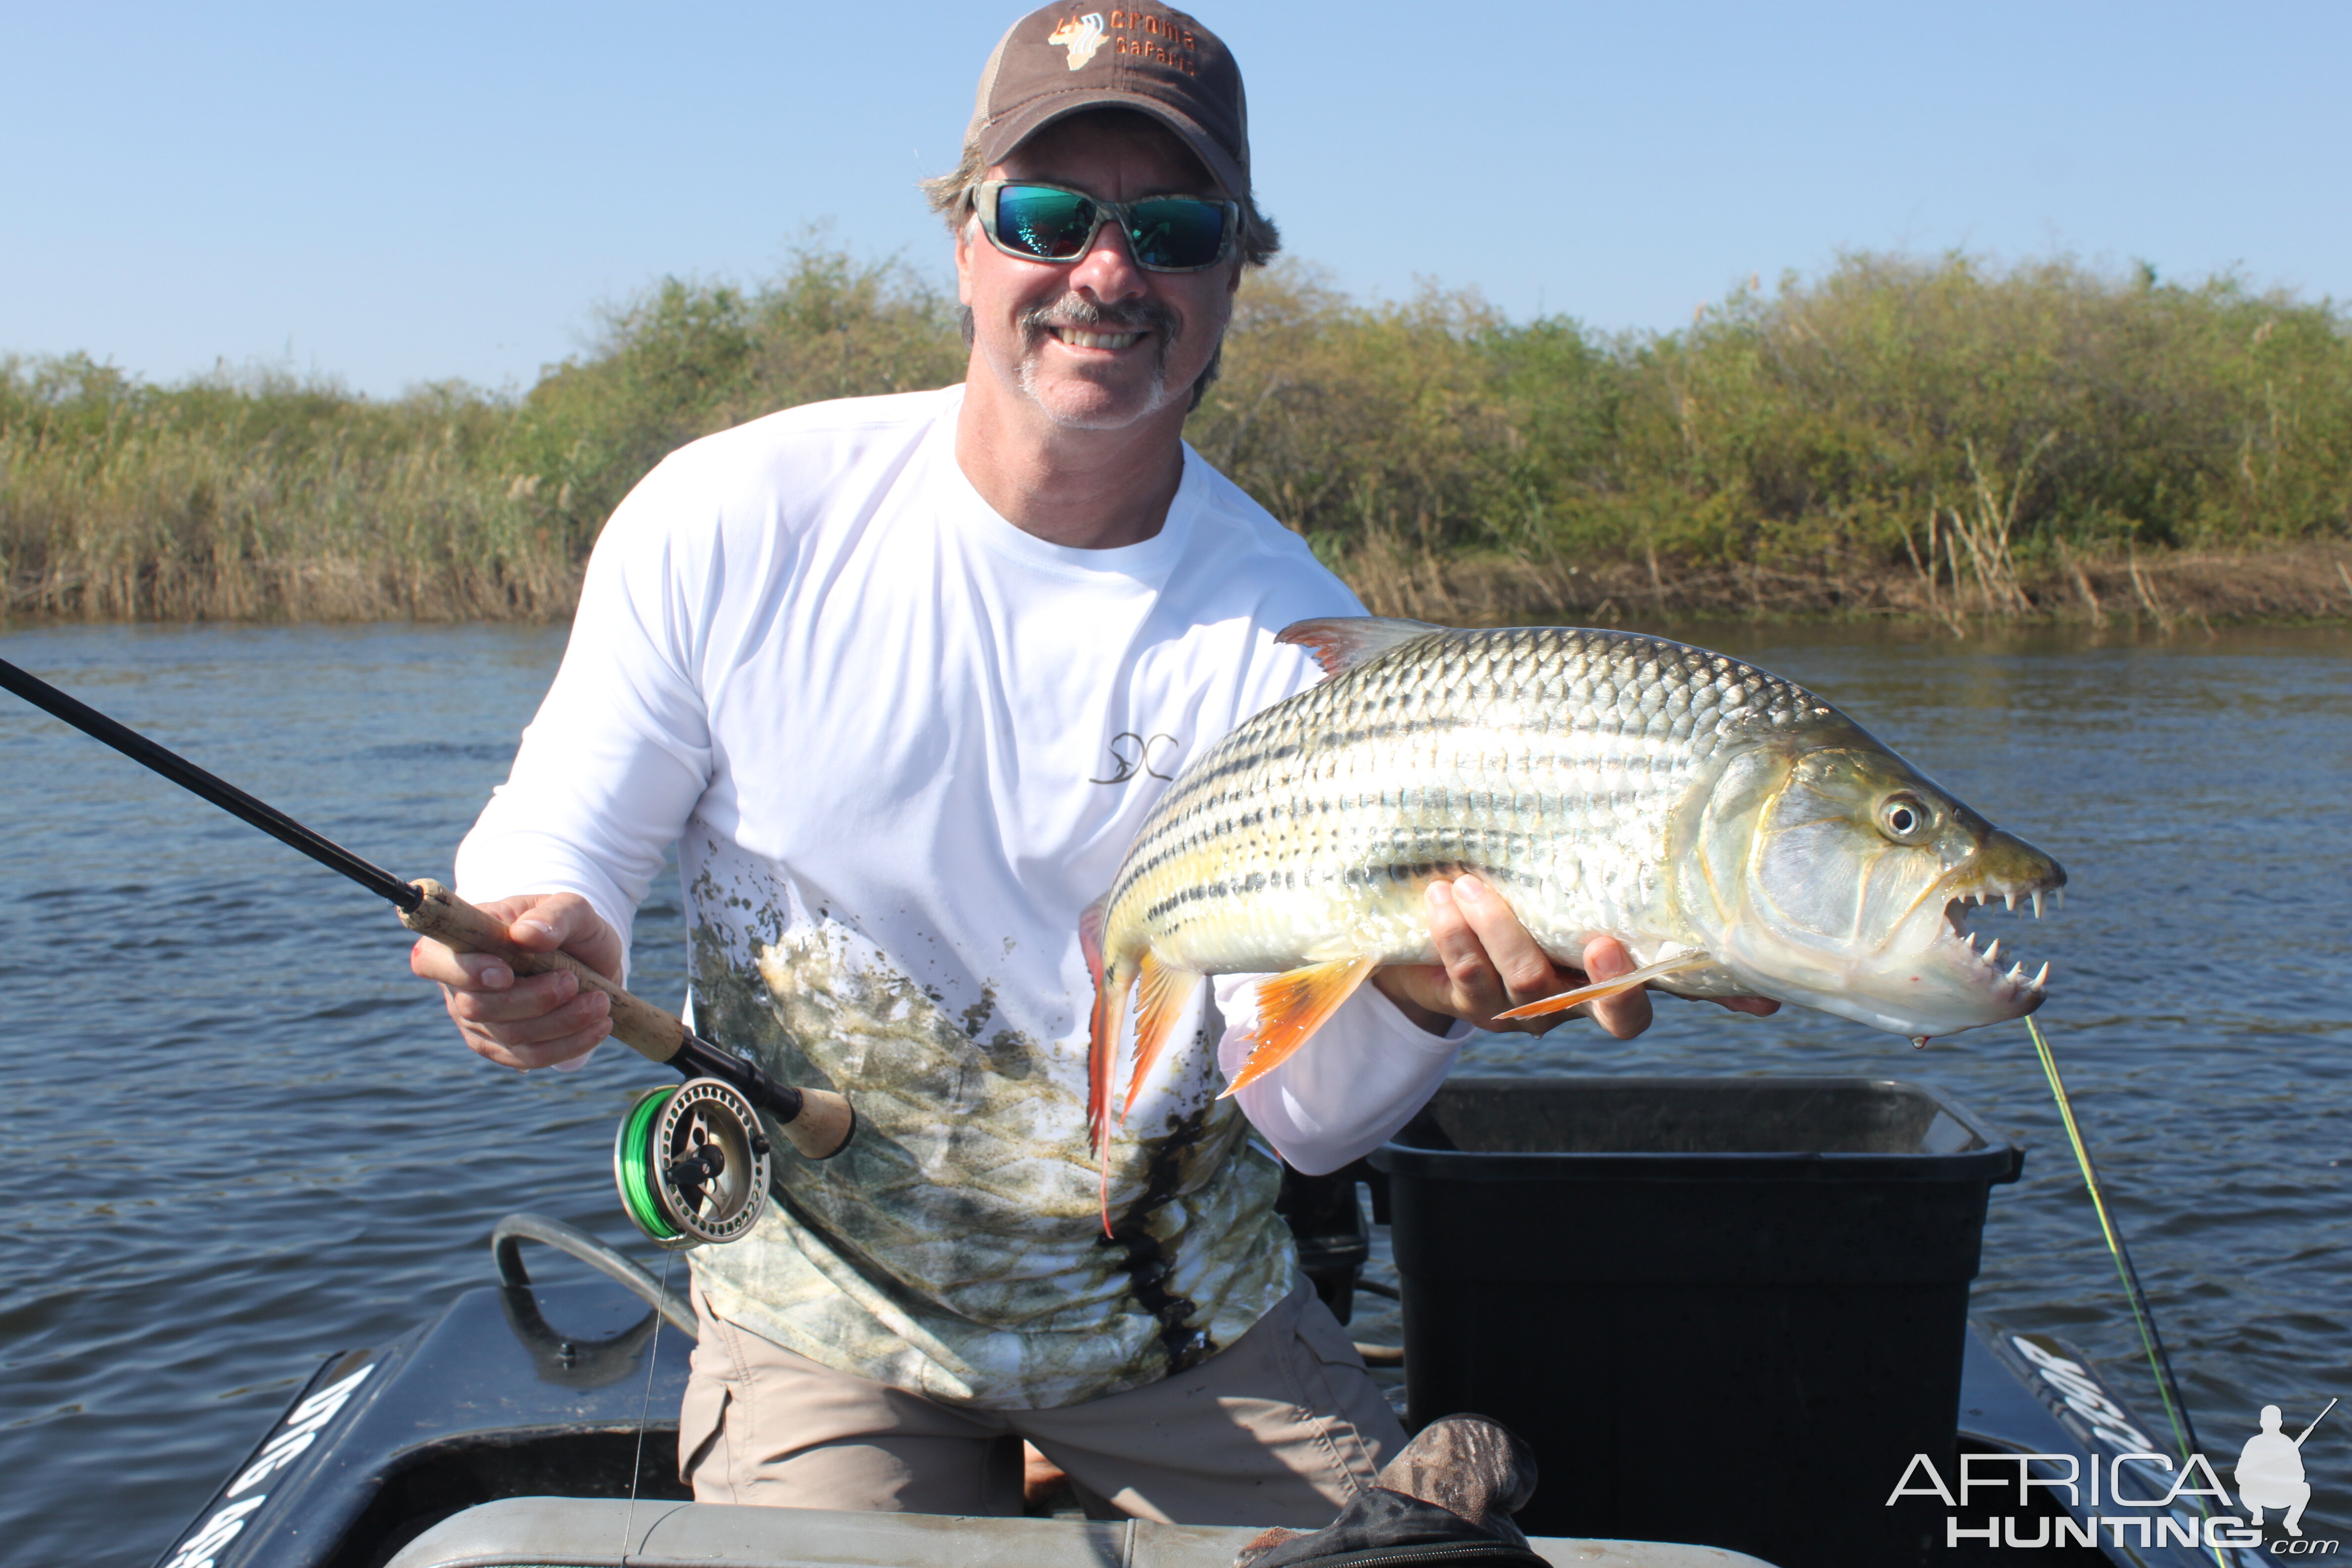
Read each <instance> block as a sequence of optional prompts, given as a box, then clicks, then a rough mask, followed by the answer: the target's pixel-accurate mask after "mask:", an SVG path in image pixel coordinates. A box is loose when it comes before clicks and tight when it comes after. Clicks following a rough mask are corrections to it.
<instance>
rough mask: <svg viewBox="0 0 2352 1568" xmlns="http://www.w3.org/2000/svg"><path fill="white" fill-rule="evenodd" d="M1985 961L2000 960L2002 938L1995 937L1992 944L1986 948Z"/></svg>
mask: <svg viewBox="0 0 2352 1568" xmlns="http://www.w3.org/2000/svg"><path fill="white" fill-rule="evenodd" d="M1984 961H1985V962H1986V963H2000V938H1999V937H1995V938H1993V939H1992V945H1991V946H1990V947H1989V948H1986V949H1985V954H1984Z"/></svg>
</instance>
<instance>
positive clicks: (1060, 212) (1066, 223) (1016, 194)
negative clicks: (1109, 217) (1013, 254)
mask: <svg viewBox="0 0 2352 1568" xmlns="http://www.w3.org/2000/svg"><path fill="white" fill-rule="evenodd" d="M1094 230H1095V204H1094V203H1092V202H1090V201H1088V200H1087V198H1086V197H1084V196H1082V195H1078V194H1077V193H1076V192H1075V191H1057V190H1055V189H1054V187H1052V186H1051V185H1007V186H1005V187H1004V188H1003V190H1001V191H999V192H997V194H996V237H997V238H998V240H1000V241H1002V242H1003V244H1004V245H1006V246H1008V247H1011V248H1013V249H1014V250H1017V251H1021V252H1024V253H1025V254H1027V255H1030V256H1034V257H1036V258H1038V259H1039V260H1041V261H1067V260H1069V259H1071V258H1073V257H1076V256H1081V255H1083V254H1085V252H1086V248H1087V239H1088V238H1089V237H1091V236H1092V235H1093V234H1094Z"/></svg>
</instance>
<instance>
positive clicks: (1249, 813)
mask: <svg viewBox="0 0 2352 1568" xmlns="http://www.w3.org/2000/svg"><path fill="white" fill-rule="evenodd" d="M1682 651H1683V652H1684V653H1685V654H1686V655H1687V657H1686V658H1681V659H1675V660H1665V659H1662V658H1660V657H1659V654H1658V643H1657V639H1654V638H1649V637H1636V636H1633V635H1630V634H1626V633H1620V632H1607V631H1584V630H1578V629H1574V628H1554V627H1539V628H1524V629H1514V630H1507V631H1468V632H1454V631H1432V632H1430V633H1428V634H1426V635H1424V636H1423V637H1418V638H1416V639H1414V640H1412V641H1411V642H1409V643H1406V644H1404V645H1402V646H1400V647H1396V648H1394V649H1392V650H1391V651H1390V652H1389V653H1387V654H1385V655H1384V656H1383V657H1381V658H1380V659H1379V660H1378V661H1377V663H1376V664H1374V665H1373V666H1371V667H1370V668H1364V669H1361V670H1360V671H1358V672H1356V673H1355V675H1354V676H1352V677H1350V678H1346V679H1337V680H1332V681H1329V682H1327V683H1325V684H1324V685H1321V686H1318V687H1316V688H1314V689H1311V690H1308V691H1306V692H1302V693H1300V694H1299V695H1298V696H1297V697H1295V698H1293V699H1291V700H1289V701H1287V702H1285V703H1281V704H1278V705H1277V706H1276V707H1275V708H1273V709H1270V710H1267V711H1266V712H1265V713H1263V714H1260V715H1259V716H1258V717H1257V718H1255V719H1253V720H1251V721H1249V722H1247V723H1245V724H1244V725H1243V726H1241V728H1239V729H1237V730H1235V731H1234V732H1233V733H1231V734H1230V735H1228V736H1226V737H1225V739H1224V740H1223V742H1220V743H1219V744H1218V745H1216V746H1215V747H1213V748H1212V749H1211V750H1210V751H1209V752H1207V753H1206V754H1205V755H1203V756H1202V758H1201V759H1200V760H1199V761H1198V762H1197V763H1194V765H1193V766H1192V768H1191V769H1188V770H1187V771H1186V772H1185V773H1184V774H1183V775H1182V776H1181V778H1179V779H1178V781H1177V782H1176V784H1174V785H1173V786H1172V787H1171V788H1170V789H1169V791H1168V792H1167V793H1166V794H1165V795H1162V796H1161V797H1160V803H1159V805H1158V806H1157V807H1156V808H1155V809H1154V810H1153V812H1152V814H1151V816H1150V818H1149V819H1147V821H1146V822H1145V824H1144V826H1143V828H1142V830H1141V831H1140V833H1139V835H1138V837H1137V838H1136V843H1135V847H1134V848H1133V849H1132V850H1131V851H1130V852H1129V858H1128V862H1127V868H1125V869H1124V870H1123V871H1122V873H1121V875H1120V877H1119V879H1118V880H1117V881H1116V882H1115V883H1114V884H1113V886H1112V891H1111V895H1110V914H1111V918H1112V919H1113V920H1116V919H1117V917H1118V913H1119V912H1120V911H1122V910H1126V909H1128V908H1129V907H1131V905H1132V904H1133V902H1135V901H1138V900H1139V901H1140V903H1141V904H1142V906H1143V918H1144V920H1145V921H1148V922H1150V924H1151V925H1152V928H1153V930H1152V946H1153V949H1154V951H1155V952H1157V953H1158V954H1159V956H1160V959H1161V960H1162V961H1163V962H1167V963H1173V964H1176V965H1177V966H1179V967H1181V968H1184V969H1187V970H1192V971H1193V972H1195V973H1241V972H1252V971H1257V970H1283V969H1289V968H1292V967H1295V966H1296V965H1297V963H1298V961H1299V959H1300V958H1301V957H1306V956H1315V955H1318V954H1320V953H1322V952H1324V950H1325V949H1327V948H1329V947H1330V946H1332V944H1333V943H1335V942H1343V941H1345V940H1348V939H1349V938H1353V937H1357V936H1359V935H1360V934H1362V933H1363V931H1364V928H1365V927H1366V925H1367V923H1370V924H1371V925H1373V926H1375V927H1376V928H1378V929H1380V930H1381V931H1382V933H1383V934H1384V935H1392V936H1393V938H1394V939H1395V940H1394V942H1391V943H1384V952H1383V956H1384V958H1386V960H1387V961H1388V962H1391V963H1415V962H1419V963H1426V962H1430V961H1431V960H1432V959H1433V958H1434V956H1435V955H1434V953H1433V952H1432V951H1431V950H1430V947H1429V944H1428V940H1427V936H1428V933H1427V931H1426V928H1425V926H1424V925H1423V921H1422V918H1421V914H1420V909H1421V889H1423V888H1424V887H1425V886H1426V885H1427V884H1428V883H1429V881H1431V880H1432V879H1434V878H1436V877H1439V876H1454V875H1458V874H1460V873H1462V872H1465V871H1475V872H1476V873H1478V874H1479V875H1480V876H1482V877H1486V878H1490V879H1493V880H1495V881H1496V883H1497V884H1498V885H1500V886H1503V887H1506V888H1507V889H1510V895H1509V896H1510V897H1511V901H1512V905H1513V908H1514V909H1515V910H1517V913H1518V915H1519V918H1520V919H1521V921H1524V922H1526V923H1527V925H1528V929H1529V930H1530V931H1533V932H1534V933H1535V935H1536V937H1537V940H1538V942H1543V943H1544V944H1545V945H1546V946H1550V945H1552V942H1565V941H1567V940H1568V939H1570V938H1572V937H1575V936H1578V935H1580V934H1581V933H1582V932H1584V931H1592V930H1598V929H1601V927H1603V926H1605V925H1606V924H1607V923H1608V922H1609V921H1610V919H1611V917H1612V916H1613V915H1615V914H1616V913H1618V909H1619V900H1623V899H1626V898H1628V897H1638V894H1629V893H1628V892H1627V891H1626V889H1631V888H1633V887H1635V886H1636V885H1637V884H1638V882H1639V880H1640V879H1641V869H1642V867H1643V864H1644V863H1645V862H1647V861H1649V860H1652V859H1654V858H1655V857H1656V855H1657V853H1658V848H1659V847H1658V845H1657V844H1656V843H1655V839H1656V837H1657V832H1658V830H1659V829H1660V828H1662V826H1663V816H1664V813H1663V811H1662V810H1660V809H1659V807H1658V801H1659V798H1660V797H1662V796H1665V795H1672V794H1674V793H1675V792H1676V790H1677V788H1678V784H1677V781H1678V780H1679V779H1681V778H1682V777H1683V776H1684V775H1685V773H1687V772H1688V771H1689V770H1691V769H1693V768H1695V767H1696V766H1697V765H1698V764H1700V763H1703V762H1704V761H1705V760H1706V757H1707V756H1708V755H1709V754H1710V752H1712V750H1713V747H1714V743H1715V742H1716V741H1717V738H1718V737H1719V735H1720V733H1721V732H1722V731H1723V730H1724V728H1725V727H1726V726H1727V725H1736V724H1743V723H1745V722H1747V721H1748V715H1749V714H1751V713H1752V712H1754V711H1755V709H1754V707H1753V706H1752V704H1753V703H1754V700H1755V699H1756V698H1757V697H1759V695H1761V696H1765V697H1766V699H1767V705H1766V709H1765V710H1766V711H1767V712H1768V713H1772V714H1774V715H1776V716H1777V715H1778V714H1780V713H1782V712H1785V713H1787V714H1789V715H1790V716H1794V715H1795V714H1797V713H1799V712H1801V711H1803V710H1805V709H1806V707H1807V706H1808V703H1809V699H1808V698H1807V696H1806V694H1805V693H1804V692H1803V691H1802V690H1801V689H1799V688H1796V687H1794V686H1791V685H1790V684H1789V683H1788V682H1786V681H1783V680H1780V679H1776V678H1774V677H1771V676H1769V675H1766V674H1765V673H1764V672H1762V671H1761V670H1758V669H1755V668H1751V667H1749V666H1747V665H1743V664H1740V663H1738V661H1737V660H1734V659H1730V658H1725V657H1724V656H1722V655H1720V654H1708V653H1705V652H1703V651H1701V650H1698V649H1695V648H1693V649H1684V650H1682ZM1658 742H1671V743H1672V744H1673V745H1674V746H1675V751H1674V752H1671V753H1662V752H1661V751H1660V748H1659V746H1658V744H1657V743H1658ZM1661 764H1664V765H1663V767H1662V766H1661ZM1506 780H1507V781H1508V783H1509V787H1508V788H1507V789H1498V788H1497V787H1496V785H1497V783H1498V782H1499V781H1506ZM1294 819H1297V820H1306V821H1311V822H1313V823H1314V824H1315V826H1313V827H1312V828H1310V829H1309V831H1307V833H1304V834H1300V833H1297V832H1292V831H1287V830H1286V828H1287V825H1288V823H1289V822H1291V821H1292V820H1294ZM1563 854H1564V855H1565V858H1566V861H1567V863H1566V864H1563V863H1562V857H1563ZM1276 889H1279V891H1280V892H1281V893H1284V894H1292V893H1296V894H1300V895H1304V896H1303V897H1300V898H1297V899H1290V898H1269V897H1268V896H1267V894H1268V893H1269V892H1270V891H1273V890H1276ZM1601 889H1608V892H1607V893H1601V891H1600V890H1601ZM1530 894H1533V895H1534V896H1533V897H1532V898H1530V897H1529V895H1530ZM1597 895H1598V896H1597ZM1604 900H1607V901H1604ZM1391 928H1396V929H1394V930H1393V931H1391ZM1548 939H1549V940H1548Z"/></svg>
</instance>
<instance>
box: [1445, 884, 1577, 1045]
mask: <svg viewBox="0 0 2352 1568" xmlns="http://www.w3.org/2000/svg"><path fill="white" fill-rule="evenodd" d="M1454 903H1455V905H1456V906H1457V907H1458V908H1459V909H1460V910H1462V913H1463V915H1464V916H1465V918H1466V919H1467V921H1469V924H1470V929H1471V930H1472V931H1475V932H1476V933H1477V937H1478V942H1479V945H1480V946H1481V947H1483V948H1484V949H1485V952H1486V963H1487V965H1488V966H1489V968H1488V973H1491V974H1492V975H1494V976H1495V977H1496V979H1497V980H1499V981H1500V982H1501V984H1502V987H1503V990H1504V991H1505V992H1506V993H1507V996H1506V997H1505V998H1504V1000H1502V1001H1500V1002H1498V1003H1497V1005H1496V1008H1495V1011H1496V1012H1500V1011H1502V1010H1503V1008H1504V1007H1505V1006H1517V1005H1519V1004H1520V1003H1522V1002H1534V1001H1537V1000H1538V999H1540V998H1542V997H1545V996H1549V995H1553V994H1556V993H1557V992H1558V991H1559V985H1558V984H1557V983H1558V980H1559V970H1558V969H1556V968H1555V967H1554V966H1553V964H1552V962H1551V960H1550V959H1549V958H1548V957H1547V956H1545V954H1544V950H1543V949H1542V948H1540V947H1538V946H1537V945H1536V939H1535V938H1534V937H1532V936H1529V935H1528V928H1527V927H1526V926H1523V925H1521V924H1520V923H1519V917H1518V916H1517V914H1515V913H1513V912H1512V910H1511V906H1510V905H1509V904H1507V903H1505V902H1504V901H1503V899H1502V896H1501V895H1500V894H1498V893H1496V891H1495V890H1494V889H1492V888H1489V887H1487V886H1486V883H1484V882H1482V881H1480V880H1479V879H1477V878H1475V877H1460V878H1456V879H1454Z"/></svg>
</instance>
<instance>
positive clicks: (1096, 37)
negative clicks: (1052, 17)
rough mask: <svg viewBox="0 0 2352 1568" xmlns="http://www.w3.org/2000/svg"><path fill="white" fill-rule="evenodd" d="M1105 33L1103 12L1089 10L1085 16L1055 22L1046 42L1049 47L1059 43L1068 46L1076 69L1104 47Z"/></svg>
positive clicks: (1071, 60) (1072, 63) (1071, 61)
mask: <svg viewBox="0 0 2352 1568" xmlns="http://www.w3.org/2000/svg"><path fill="white" fill-rule="evenodd" d="M1103 34H1104V28H1103V18H1102V13H1101V12H1099V11H1089V12H1087V14H1086V15H1085V16H1079V17H1076V18H1073V19H1068V20H1065V21H1062V22H1059V23H1057V24H1055V27H1054V30H1053V32H1052V33H1051V34H1049V35H1048V36H1047V37H1046V39H1045V42H1046V44H1047V45H1048V46H1049V47H1050V46H1053V45H1057V44H1059V45H1066V46H1068V48H1069V51H1070V68H1071V69H1072V70H1076V69H1078V68H1080V67H1082V66H1084V65H1085V64H1086V63H1087V61H1088V60H1090V59H1092V58H1095V51H1096V50H1097V49H1099V48H1101V47H1102V43H1103Z"/></svg>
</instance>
